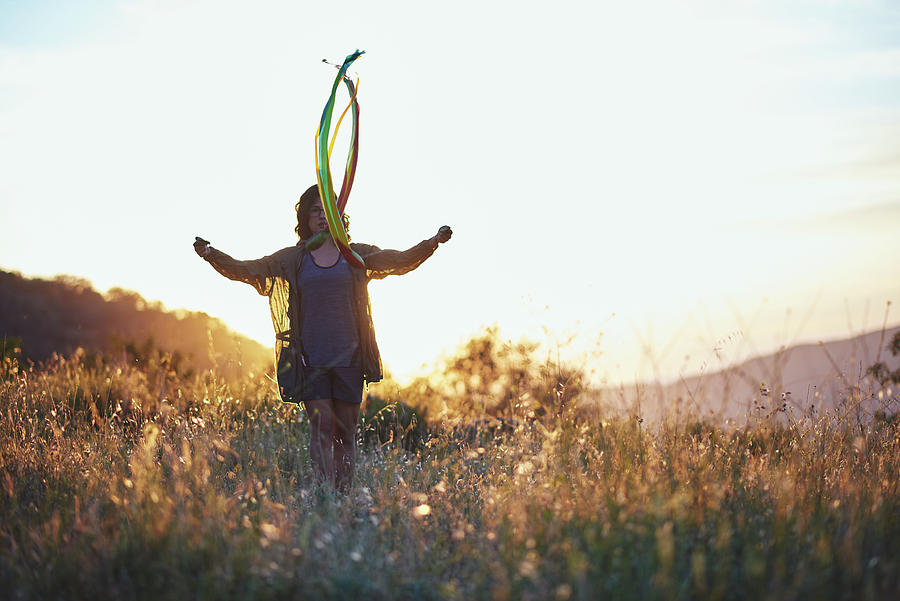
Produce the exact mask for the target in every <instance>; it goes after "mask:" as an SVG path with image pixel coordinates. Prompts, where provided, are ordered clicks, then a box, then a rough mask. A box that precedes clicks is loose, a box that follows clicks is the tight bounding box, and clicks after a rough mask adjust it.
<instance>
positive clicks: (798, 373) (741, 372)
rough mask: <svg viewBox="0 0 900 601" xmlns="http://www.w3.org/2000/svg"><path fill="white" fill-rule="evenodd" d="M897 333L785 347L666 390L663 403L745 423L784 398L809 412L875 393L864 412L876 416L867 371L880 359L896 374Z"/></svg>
mask: <svg viewBox="0 0 900 601" xmlns="http://www.w3.org/2000/svg"><path fill="white" fill-rule="evenodd" d="M898 332H900V327H894V328H890V329H887V330H885V331H884V332H882V331H881V330H876V331H872V332H869V333H866V334H862V335H859V336H855V337H852V338H847V339H843V340H834V341H829V342H822V343H819V344H801V345H795V346H791V347H788V348H782V349H780V350H779V351H777V352H775V353H770V354H768V355H763V356H759V357H756V358H753V359H750V360H747V361H743V362H740V363H737V364H733V365H727V366H726V367H724V368H722V369H720V370H718V371H714V372H710V373H707V374H703V375H699V376H694V377H690V378H685V379H683V380H681V381H678V382H673V383H671V384H669V385H666V386H663V387H662V390H663V397H662V398H664V399H666V403H667V404H668V405H671V403H672V402H677V401H676V400H677V399H680V400H681V402H683V403H685V404H687V405H690V406H692V407H696V408H699V409H700V411H701V412H702V413H703V414H710V413H712V414H716V415H718V416H720V417H721V418H723V419H725V418H730V419H737V420H741V419H742V418H744V417H745V416H746V415H747V412H748V411H753V410H758V411H762V412H766V411H771V410H773V409H776V408H777V407H780V406H781V404H782V398H783V397H782V394H784V399H783V400H784V402H786V403H787V405H788V407H790V408H793V410H794V411H795V412H801V413H805V412H808V411H811V410H813V411H818V410H824V409H828V408H831V407H835V406H837V405H839V404H841V403H843V402H844V401H846V400H851V401H855V400H857V399H854V396H855V395H856V394H857V393H858V394H859V395H861V397H867V396H871V395H872V394H873V393H874V395H875V398H871V399H869V400H863V401H862V402H861V403H860V407H861V408H862V409H865V410H868V411H869V412H872V411H877V410H878V408H879V407H878V404H879V400H878V398H877V394H878V391H879V390H880V389H881V387H880V386H879V384H878V383H877V382H875V381H874V379H873V378H872V377H871V376H868V375H867V374H866V370H867V369H868V368H869V367H870V366H871V365H872V364H873V363H875V362H876V361H878V360H880V361H882V362H884V363H885V364H886V366H887V368H888V369H890V370H892V371H894V370H897V369H898V367H900V356H896V357H895V356H893V355H892V354H891V352H890V350H889V344H890V342H891V340H892V338H893V337H894V336H895V335H897V333H898ZM763 384H764V385H765V386H764V387H763ZM897 388H898V387H897V386H896V385H895V386H893V387H892V388H891V387H889V388H887V389H885V390H883V391H882V393H883V396H885V397H887V396H896V394H897ZM657 390H659V387H657Z"/></svg>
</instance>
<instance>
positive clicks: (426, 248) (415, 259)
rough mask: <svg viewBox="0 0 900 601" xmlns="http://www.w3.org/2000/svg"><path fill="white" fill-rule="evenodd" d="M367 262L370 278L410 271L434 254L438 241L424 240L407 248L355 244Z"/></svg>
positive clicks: (354, 247) (378, 278)
mask: <svg viewBox="0 0 900 601" xmlns="http://www.w3.org/2000/svg"><path fill="white" fill-rule="evenodd" d="M352 246H353V249H354V250H355V251H356V252H358V253H359V255H360V256H361V257H362V259H363V261H365V263H366V270H367V275H368V277H369V279H375V280H380V279H382V278H385V277H387V276H389V275H403V274H404V273H409V272H410V271H412V270H413V269H415V268H416V267H418V266H419V265H421V264H422V263H424V262H425V259H427V258H428V257H430V256H431V255H432V254H434V251H435V250H436V249H437V246H438V243H437V241H436V240H434V239H433V238H429V239H428V240H422V241H421V242H419V243H418V244H416V245H415V246H413V247H412V248H408V249H407V250H390V249H380V248H378V247H377V246H371V245H369V244H353V245H352Z"/></svg>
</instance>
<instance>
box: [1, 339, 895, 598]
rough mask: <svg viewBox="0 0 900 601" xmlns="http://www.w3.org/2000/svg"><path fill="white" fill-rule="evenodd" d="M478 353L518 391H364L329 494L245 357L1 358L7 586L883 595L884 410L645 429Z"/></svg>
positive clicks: (39, 591)
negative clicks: (198, 365) (201, 361)
mask: <svg viewBox="0 0 900 601" xmlns="http://www.w3.org/2000/svg"><path fill="white" fill-rule="evenodd" d="M473 357H474V358H473V359H472V361H473V362H474V363H477V364H478V365H477V366H476V365H474V364H473V365H469V366H468V367H467V366H466V365H464V364H461V365H458V366H457V368H458V370H471V369H474V368H475V367H479V369H481V372H479V373H480V375H479V382H477V384H478V385H479V386H483V387H486V388H485V390H488V391H489V390H492V389H493V390H495V392H496V389H497V387H498V386H500V385H502V387H503V390H504V391H507V392H508V391H509V390H510V389H511V388H512V387H515V389H516V390H517V391H518V390H521V388H522V386H525V385H526V384H527V382H525V381H524V380H523V379H524V378H528V377H532V379H531V380H529V382H530V384H529V385H530V386H531V387H530V388H529V389H528V391H527V392H526V393H520V394H518V396H515V397H510V398H518V399H525V400H523V401H522V402H505V404H503V405H502V406H497V407H494V408H493V409H494V410H493V411H489V412H488V413H493V414H495V415H502V416H503V417H504V418H505V419H504V420H503V421H498V420H495V419H492V418H489V417H486V414H485V412H484V403H482V408H481V410H479V409H478V403H472V402H471V398H469V397H471V395H469V394H468V393H466V391H465V390H464V388H465V387H462V388H461V387H460V386H454V387H452V390H455V391H457V392H459V393H460V394H463V395H467V399H460V400H459V403H460V406H465V407H466V408H467V409H466V412H462V411H456V412H455V413H454V414H453V416H452V419H451V418H450V416H448V415H447V404H448V403H451V402H452V398H450V397H452V395H450V396H449V397H448V398H446V399H443V400H442V401H441V404H442V406H443V407H444V414H442V415H438V411H437V409H435V408H434V407H432V408H430V409H429V411H428V413H427V414H425V415H424V417H423V416H421V415H420V416H418V420H417V419H416V414H415V413H414V412H413V411H412V410H410V409H409V408H408V407H400V406H397V405H395V404H392V403H393V402H394V401H396V400H397V398H391V396H392V395H401V394H404V391H403V390H401V389H399V388H396V387H394V388H391V387H389V386H388V387H385V388H381V389H379V391H380V393H381V394H383V395H385V396H386V397H387V402H386V403H384V402H378V401H375V400H373V401H372V402H371V403H370V404H369V406H368V409H367V411H366V417H365V419H364V420H363V421H362V423H361V425H360V439H361V441H362V443H361V447H360V458H359V462H358V466H357V473H356V481H355V485H354V488H353V490H352V492H351V493H350V494H348V495H346V496H341V495H336V494H334V493H332V492H330V491H328V490H323V489H320V488H317V487H316V486H315V484H314V482H313V478H312V473H311V466H310V464H309V456H308V448H307V423H306V422H305V420H304V417H303V415H302V413H300V412H298V411H297V409H296V408H295V407H293V406H291V405H285V404H282V403H280V402H279V401H277V400H276V399H275V397H274V387H273V385H272V384H271V382H270V381H269V380H268V379H267V378H266V377H265V376H264V375H263V374H251V375H248V376H247V377H245V378H242V379H241V380H235V381H224V380H222V379H220V378H218V377H217V375H216V371H215V370H212V371H209V372H206V373H202V374H199V375H194V376H192V377H190V378H188V377H185V376H181V375H179V374H178V373H177V372H176V371H174V370H172V369H170V367H169V366H167V365H166V361H165V359H164V358H163V357H157V358H156V359H154V360H150V361H145V362H144V363H143V364H142V365H139V366H134V365H129V364H125V363H122V362H119V363H117V362H115V361H108V360H97V359H96V358H89V357H86V356H84V355H83V354H76V355H75V356H74V357H70V358H66V359H58V360H55V361H52V362H50V363H48V364H46V365H43V366H40V367H38V368H32V369H23V368H20V367H17V366H16V364H15V362H14V361H11V360H9V359H7V360H5V362H4V364H3V366H2V367H0V369H2V371H0V590H2V591H4V595H3V596H4V597H6V598H11V599H82V598H95V599H138V598H139V599H180V598H185V599H186V598H199V599H290V598H296V599H360V598H364V599H496V600H502V599H558V600H562V601H564V600H567V599H601V598H618V599H700V598H702V599H888V598H900V577H898V574H900V421H898V420H897V419H893V418H891V417H890V415H891V414H890V412H887V413H886V414H879V415H877V416H863V419H860V416H859V415H858V414H853V415H852V416H851V415H850V413H851V412H844V413H842V412H841V411H840V410H838V411H834V412H831V413H828V414H825V415H819V416H816V417H815V418H813V417H810V416H803V417H797V416H790V415H787V416H785V415H783V414H781V415H777V416H769V417H765V416H763V417H760V418H758V419H755V420H753V421H752V422H751V424H750V425H748V426H746V427H740V428H738V427H732V428H729V429H724V428H723V427H720V426H715V425H712V424H708V423H704V422H700V421H696V420H691V419H682V420H681V421H678V422H675V421H666V422H663V423H659V424H656V425H654V426H653V427H649V425H648V424H647V423H644V422H643V420H642V419H641V416H639V415H637V414H635V413H634V412H632V413H630V414H629V413H625V414H619V415H613V414H606V412H604V411H603V410H602V409H601V407H602V405H597V404H592V403H588V401H587V400H586V398H587V397H584V398H583V395H581V392H580V391H579V389H578V386H575V385H573V382H574V380H572V379H571V374H569V375H567V376H566V382H567V383H568V384H569V385H568V387H566V386H562V384H561V382H560V381H559V380H557V381H554V382H551V384H552V385H549V386H544V387H543V388H542V387H541V383H542V382H543V383H544V384H547V382H548V378H550V377H551V376H553V370H548V369H546V367H547V366H543V367H542V366H540V365H533V366H532V365H524V366H523V367H522V369H521V373H518V372H516V373H517V374H518V375H516V373H514V374H513V375H512V376H510V373H508V370H507V371H504V372H503V373H502V374H501V373H500V371H498V370H496V366H487V367H486V368H485V367H484V365H483V363H484V361H483V357H482V359H479V358H478V357H477V356H474V355H473ZM479 361H480V362H479ZM451 371H452V370H451ZM493 372H496V373H497V374H498V375H497V378H505V379H501V380H497V381H487V382H485V381H484V379H485V378H490V377H491V376H490V374H491V373H493ZM473 373H474V372H473ZM529 374H532V375H531V376H529ZM450 375H452V374H450ZM560 375H561V373H557V374H556V376H555V377H557V378H558V377H559V376H560ZM519 377H521V378H523V379H519V380H516V378H519ZM510 378H512V380H515V381H512V380H510ZM551 379H552V378H551ZM498 382H499V384H498ZM492 386H493V388H492ZM416 390H418V391H419V393H421V394H425V393H434V391H433V390H432V391H429V390H427V389H426V388H423V386H422V385H421V383H420V385H419V386H418V388H417V389H416ZM542 390H543V392H541V391H542ZM413 392H414V391H413V390H412V389H410V390H407V391H405V396H406V397H412V396H415V395H414V394H413ZM542 394H543V395H545V396H544V397H543V398H541V397H540V395H542ZM495 396H496V395H495ZM491 398H494V396H492V397H491ZM448 399H449V400H448ZM407 400H408V399H407ZM420 400H421V399H420ZM466 401H469V402H468V404H466ZM416 404H421V403H418V402H417V403H416ZM891 407H893V409H894V410H896V408H897V407H896V403H894V404H893V405H891ZM423 409H424V407H423ZM428 416H432V417H431V418H429V417H428ZM776 418H777V419H776ZM425 419H428V421H429V427H428V428H426V427H425V423H424V420H425Z"/></svg>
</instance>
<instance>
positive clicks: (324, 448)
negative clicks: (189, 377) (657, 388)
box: [194, 186, 453, 491]
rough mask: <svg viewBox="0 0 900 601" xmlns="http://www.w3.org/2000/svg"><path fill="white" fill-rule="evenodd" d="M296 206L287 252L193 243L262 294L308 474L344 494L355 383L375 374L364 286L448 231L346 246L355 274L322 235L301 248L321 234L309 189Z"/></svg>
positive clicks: (427, 250) (358, 394)
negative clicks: (402, 243) (253, 256)
mask: <svg viewBox="0 0 900 601" xmlns="http://www.w3.org/2000/svg"><path fill="white" fill-rule="evenodd" d="M296 210H297V227H296V228H294V229H295V231H296V232H297V235H298V236H299V238H300V241H299V242H298V243H297V245H296V246H291V247H288V248H284V249H282V250H279V251H278V252H276V253H274V254H272V255H269V256H267V257H263V258H262V259H257V260H255V261H237V260H235V259H233V258H231V257H230V256H228V255H227V254H225V253H223V252H222V251H220V250H217V249H215V248H212V247H211V246H210V245H209V243H208V242H206V241H205V240H203V239H201V238H198V239H197V241H196V242H195V243H194V250H196V251H197V254H199V255H200V256H201V257H203V258H204V259H205V260H206V261H207V262H209V264H210V265H212V266H213V268H215V269H216V271H218V272H219V273H221V274H222V275H224V276H225V277H227V278H229V279H232V280H236V281H241V282H246V283H248V284H250V285H252V286H253V287H254V288H256V290H257V292H259V293H260V294H262V295H266V296H268V297H269V308H270V310H271V314H272V324H273V325H274V326H275V355H276V364H277V367H278V374H277V376H278V389H279V392H280V393H281V398H282V400H284V401H288V402H295V403H303V405H304V407H305V409H306V413H307V415H308V417H309V422H310V444H309V452H310V456H311V457H312V460H313V464H314V466H315V469H316V473H317V475H318V476H319V478H320V479H321V480H322V481H323V482H327V483H330V484H332V485H334V486H335V487H336V488H338V489H339V490H341V491H346V490H348V489H349V487H350V484H351V483H352V478H353V466H354V462H355V459H356V424H357V422H358V420H359V409H360V405H361V404H362V396H363V386H364V383H365V382H378V381H379V380H381V377H382V370H381V357H380V355H379V353H378V346H377V345H376V343H375V331H374V328H373V326H372V313H371V308H370V305H369V292H368V288H367V285H368V283H369V280H371V279H373V278H378V279H380V278H383V277H385V276H388V275H402V274H404V273H407V272H409V271H412V270H413V269H415V268H416V267H418V266H419V265H421V264H422V262H423V261H425V259H427V258H428V257H430V256H431V255H432V253H434V251H435V250H436V249H437V246H438V244H440V243H443V242H446V241H447V240H449V239H450V236H451V235H452V233H453V232H452V231H451V230H450V228H449V227H447V226H444V227H442V228H441V229H440V230H438V233H437V234H436V235H435V236H433V237H431V238H429V239H427V240H423V241H422V242H420V243H419V244H417V245H415V246H413V247H412V248H410V249H408V250H405V251H397V250H382V249H380V248H378V247H377V246H370V245H368V244H355V243H354V244H351V245H350V246H351V248H353V250H354V251H356V252H357V253H358V254H359V255H360V256H361V257H362V258H363V261H364V262H365V269H361V268H356V267H353V266H351V265H350V264H349V263H347V261H346V260H345V259H344V257H343V256H342V255H341V253H340V251H339V250H338V248H337V247H336V246H335V244H334V241H333V240H332V238H331V236H328V235H325V236H324V243H322V244H321V246H317V247H316V246H314V245H313V244H309V242H310V241H311V240H312V239H313V237H314V236H315V235H316V234H317V233H319V232H324V231H326V230H327V229H328V223H327V222H326V220H325V213H324V211H323V210H322V201H321V199H320V198H319V189H318V187H317V186H310V187H309V189H308V190H306V192H304V193H303V195H302V196H301V197H300V200H299V202H298V203H297V205H296ZM347 225H348V222H347V220H346V218H345V220H344V226H345V227H347ZM321 239H322V237H321V236H320V237H319V238H317V239H316V240H321Z"/></svg>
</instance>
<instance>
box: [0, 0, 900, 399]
mask: <svg viewBox="0 0 900 601" xmlns="http://www.w3.org/2000/svg"><path fill="white" fill-rule="evenodd" d="M357 48H359V49H362V50H365V51H366V54H365V55H364V56H363V57H362V58H360V59H359V60H358V61H357V62H356V63H355V64H354V66H353V69H352V70H351V73H352V74H353V75H354V76H355V77H359V79H360V89H359V101H360V105H361V117H360V158H359V166H358V170H357V176H356V183H355V185H354V188H353V193H352V195H351V197H350V201H349V204H348V207H347V211H348V213H349V215H350V217H351V221H352V224H351V229H350V233H351V235H352V237H353V239H354V240H356V241H361V242H369V243H373V244H377V245H379V246H381V247H384V248H401V249H402V248H407V247H409V246H412V245H413V244H415V243H417V242H419V241H420V240H422V239H425V238H429V237H431V236H432V235H434V233H435V232H436V231H437V229H438V227H439V226H441V225H444V224H448V225H450V226H452V228H453V230H454V236H453V239H452V240H451V241H450V242H449V243H447V244H445V245H442V246H441V247H440V248H439V249H438V251H437V252H436V253H435V255H434V257H432V258H431V259H429V261H428V262H426V263H425V264H424V265H423V266H422V267H420V268H419V269H417V270H416V271H414V272H412V273H410V274H407V275H405V276H402V277H391V278H388V279H386V280H383V281H377V282H373V283H372V284H371V285H370V293H371V296H372V303H373V313H374V317H375V328H376V332H377V336H378V340H379V345H380V347H381V351H382V357H383V360H384V362H385V365H386V366H387V368H388V369H389V370H390V371H391V372H393V373H394V374H395V375H397V376H398V377H399V378H400V379H401V380H402V379H408V378H409V377H411V376H413V375H415V374H417V373H424V371H428V370H429V369H430V368H431V367H432V366H433V365H435V361H437V360H438V359H439V357H441V356H443V355H446V354H447V353H451V352H452V351H453V350H454V349H455V348H456V347H457V346H458V345H459V344H461V343H463V342H464V341H465V340H467V339H468V338H470V337H471V336H472V335H475V334H477V333H478V332H479V331H480V330H481V328H483V327H486V326H493V325H496V326H497V327H499V328H500V331H501V335H502V336H503V337H504V338H505V339H509V340H513V341H515V340H518V339H520V338H522V337H527V338H530V339H532V340H537V341H539V342H541V343H543V344H544V347H543V348H544V351H547V352H549V351H552V352H553V353H555V352H556V350H555V349H557V348H559V349H560V352H561V356H563V357H567V358H569V359H570V360H572V361H575V362H576V363H578V364H579V365H581V366H583V367H585V368H586V369H588V370H589V371H591V372H592V373H593V374H594V376H595V377H596V378H598V379H599V380H601V381H606V382H623V381H624V382H627V381H632V380H634V379H643V378H648V377H650V378H654V377H658V378H662V379H673V378H677V377H678V376H679V375H682V374H684V375H689V374H694V373H697V372H699V371H701V370H705V369H710V366H711V365H712V366H713V367H715V366H716V365H714V364H717V362H718V363H722V362H727V361H733V360H737V359H739V358H741V357H745V356H750V355H753V354H756V353H763V352H768V351H770V350H773V349H775V348H777V347H779V346H780V345H786V344H791V343H795V342H809V341H816V340H820V339H825V340H828V339H834V338H841V337H847V336H850V335H852V334H856V333H860V332H862V331H863V330H871V329H876V328H878V327H880V326H881V324H882V322H883V320H884V316H885V308H886V304H887V302H888V301H893V302H894V303H897V302H898V301H900V261H897V260H896V257H898V256H900V242H898V239H900V236H897V230H898V226H900V4H897V3H896V2H889V1H884V2H878V1H866V0H858V1H853V2H850V1H838V0H833V1H820V2H807V1H803V0H798V1H794V2H790V3H785V2H775V1H773V2H766V1H756V2H729V3H723V2H714V1H705V0H687V1H683V2H678V3H673V2H666V1H662V0H660V1H654V2H647V1H636V2H621V1H618V2H605V1H592V2H575V1H571V0H561V1H559V2H555V3H552V4H551V3H530V2H501V1H496V2H485V1H483V0H482V1H480V2H473V1H468V0H463V1H461V2H457V3H454V4H452V5H448V4H437V3H423V2H412V1H409V2H404V1H395V0H388V1H387V2H379V3H372V2H347V3H342V4H340V5H339V6H337V7H335V6H331V5H328V4H327V3H324V2H319V3H303V2H287V1H274V0H262V1H260V2H254V3H252V4H251V3H239V2H229V1H221V0H219V1H212V0H182V1H169V0H159V1H148V0H122V1H114V0H91V1H89V0H82V1H80V2H62V1H49V0H32V1H27V2H26V1H17V0H0V218H2V225H0V231H2V236H0V269H4V270H13V271H18V272H20V273H22V274H24V275H27V276H34V277H51V276H53V275H55V274H70V275H75V276H79V277H83V278H86V279H88V280H90V281H91V282H92V283H93V284H94V286H95V287H96V288H98V289H99V290H101V291H102V290H106V289H108V288H110V287H114V286H119V287H123V288H127V289H132V290H136V291H138V292H139V293H140V294H142V295H143V296H144V297H145V298H147V299H149V300H160V301H162V302H163V303H164V305H165V306H166V307H168V308H172V309H174V308H181V307H183V308H187V309H191V310H199V311H205V312H207V313H209V314H210V315H213V316H216V317H220V318H222V319H223V320H224V321H225V322H226V323H227V324H229V325H230V326H231V327H232V328H233V329H235V330H236V331H238V332H241V333H244V334H247V335H249V336H251V337H253V338H255V339H257V340H260V341H261V342H263V343H265V344H268V345H271V343H272V332H271V324H270V322H269V319H268V307H267V303H266V299H265V298H263V297H260V296H258V295H256V293H255V292H254V291H253V290H252V289H251V288H250V287H248V286H245V285H242V284H238V283H234V282H230V281H228V280H225V279H224V278H222V277H220V276H219V275H218V274H216V273H215V272H214V271H213V270H212V269H210V267H209V266H208V265H207V264H205V263H204V262H203V261H202V260H200V259H199V258H198V257H196V256H195V255H194V254H193V250H192V248H191V243H192V241H193V239H194V236H197V235H199V236H202V237H204V238H206V239H207V240H210V241H211V242H212V244H213V245H214V246H215V247H217V248H220V249H222V250H224V251H225V252H227V253H229V254H231V255H232V256H234V257H236V258H246V259H249V258H258V257H261V256H264V255H267V254H270V253H272V252H274V251H275V250H278V249H280V248H283V247H285V246H289V245H292V244H294V243H295V241H296V238H295V234H294V231H293V228H294V225H295V216H294V203H295V202H296V199H297V197H298V196H299V194H300V193H301V192H303V190H305V189H306V188H307V187H308V186H309V185H311V184H312V183H314V182H315V172H314V141H313V140H314V135H315V128H316V126H317V125H318V118H319V115H320V113H321V110H322V107H323V106H324V104H325V101H326V100H327V96H328V93H329V92H330V88H331V83H332V80H333V77H334V69H333V68H332V67H329V66H327V65H325V64H323V63H322V59H323V58H325V59H328V60H330V61H332V62H340V61H341V60H342V59H343V57H344V56H346V55H347V54H349V53H350V52H352V51H353V50H355V49H357ZM341 100H343V101H344V102H346V99H345V98H343V97H339V103H340V101H341ZM347 130H348V128H345V130H344V132H343V133H344V134H346V131H347ZM346 150H347V139H346V135H345V136H341V137H339V138H338V143H337V144H336V147H335V155H336V156H335V157H334V158H333V159H332V165H333V169H334V170H336V171H340V169H341V168H342V165H343V162H344V156H345V153H346ZM898 321H900V308H897V307H896V306H895V307H894V309H893V313H891V314H889V315H888V323H889V325H890V324H894V323H897V322H898Z"/></svg>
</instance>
